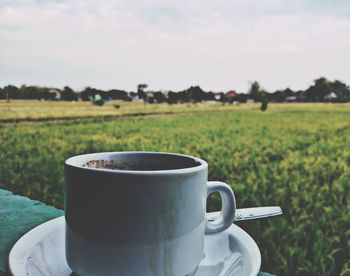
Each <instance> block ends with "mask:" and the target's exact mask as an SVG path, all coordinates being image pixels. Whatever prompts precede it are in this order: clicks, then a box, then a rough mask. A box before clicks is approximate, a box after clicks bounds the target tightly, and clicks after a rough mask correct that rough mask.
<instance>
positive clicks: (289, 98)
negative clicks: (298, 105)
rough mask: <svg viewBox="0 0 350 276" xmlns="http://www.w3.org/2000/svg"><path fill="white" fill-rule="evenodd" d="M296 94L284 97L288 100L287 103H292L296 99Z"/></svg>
mask: <svg viewBox="0 0 350 276" xmlns="http://www.w3.org/2000/svg"><path fill="white" fill-rule="evenodd" d="M297 99H298V98H297V96H288V97H286V101H287V102H289V103H294V102H296V101H297Z"/></svg>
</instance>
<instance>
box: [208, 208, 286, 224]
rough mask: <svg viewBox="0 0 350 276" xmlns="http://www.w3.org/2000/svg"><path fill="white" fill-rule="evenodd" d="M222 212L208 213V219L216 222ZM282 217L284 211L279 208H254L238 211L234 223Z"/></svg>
mask: <svg viewBox="0 0 350 276" xmlns="http://www.w3.org/2000/svg"><path fill="white" fill-rule="evenodd" d="M219 214H220V212H211V213H207V219H208V220H209V221H214V220H215V219H216V218H217V217H218V216H219ZM279 215H282V209H281V207H279V206H266V207H253V208H242V209H236V215H235V219H234V221H241V220H250V219H260V218H267V217H273V216H279Z"/></svg>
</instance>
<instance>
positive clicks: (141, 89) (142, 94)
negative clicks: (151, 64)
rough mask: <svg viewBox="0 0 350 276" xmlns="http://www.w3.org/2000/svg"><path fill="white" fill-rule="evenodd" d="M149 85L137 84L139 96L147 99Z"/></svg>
mask: <svg viewBox="0 0 350 276" xmlns="http://www.w3.org/2000/svg"><path fill="white" fill-rule="evenodd" d="M147 87H148V85H147V84H145V83H141V84H139V85H138V86H137V96H138V97H139V98H140V99H144V100H145V99H146V98H147V95H146V93H145V91H144V90H145V89H146V88H147Z"/></svg>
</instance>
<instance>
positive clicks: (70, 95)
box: [61, 86, 78, 101]
mask: <svg viewBox="0 0 350 276" xmlns="http://www.w3.org/2000/svg"><path fill="white" fill-rule="evenodd" d="M61 99H62V100H64V101H77V100H78V95H77V94H76V93H75V92H74V91H73V89H72V88H70V87H69V86H65V87H64V88H63V91H62V92H61Z"/></svg>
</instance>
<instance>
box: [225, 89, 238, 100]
mask: <svg viewBox="0 0 350 276" xmlns="http://www.w3.org/2000/svg"><path fill="white" fill-rule="evenodd" d="M235 97H237V93H236V91H234V90H230V91H228V92H226V93H225V99H226V100H227V101H230V100H233V99H234V98H235Z"/></svg>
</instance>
